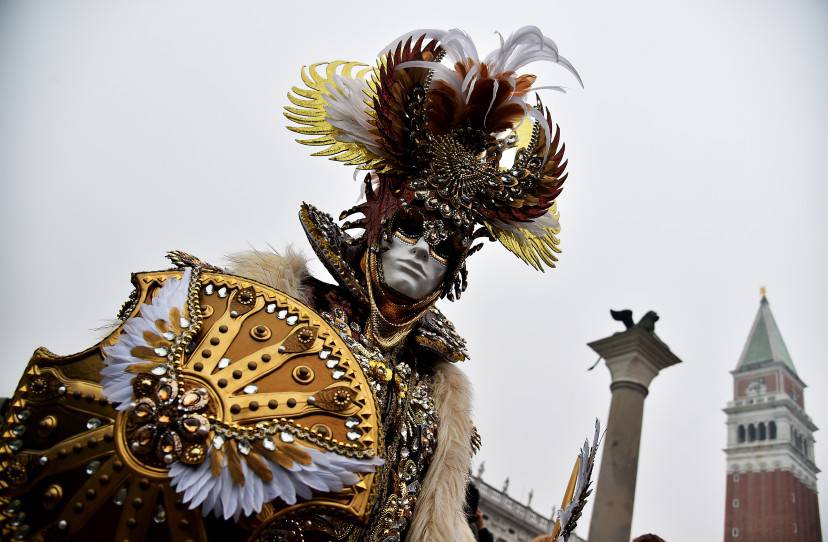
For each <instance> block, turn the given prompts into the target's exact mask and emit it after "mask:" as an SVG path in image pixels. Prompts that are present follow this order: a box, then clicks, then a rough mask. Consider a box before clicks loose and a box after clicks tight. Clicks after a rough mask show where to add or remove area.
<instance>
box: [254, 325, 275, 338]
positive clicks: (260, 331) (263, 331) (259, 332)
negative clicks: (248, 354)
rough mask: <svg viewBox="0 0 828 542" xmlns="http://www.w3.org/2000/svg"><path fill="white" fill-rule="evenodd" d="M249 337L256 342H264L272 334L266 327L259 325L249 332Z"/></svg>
mask: <svg viewBox="0 0 828 542" xmlns="http://www.w3.org/2000/svg"><path fill="white" fill-rule="evenodd" d="M250 336H251V337H253V338H254V339H255V340H257V341H266V340H268V339H269V338H270V337H271V336H272V332H271V331H270V328H269V327H267V326H266V325H264V324H259V325H257V326H254V327H253V328H252V329H251V330H250Z"/></svg>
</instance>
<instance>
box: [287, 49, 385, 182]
mask: <svg viewBox="0 0 828 542" xmlns="http://www.w3.org/2000/svg"><path fill="white" fill-rule="evenodd" d="M323 68H324V71H323V72H320V69H323ZM370 73H371V68H370V67H368V66H366V65H365V64H360V63H359V62H346V61H342V60H336V61H333V62H320V63H317V64H312V65H311V66H309V67H303V68H302V72H301V75H302V81H303V82H304V83H305V88H300V87H293V89H292V91H291V92H290V93H289V94H288V99H289V100H290V102H291V104H293V105H289V106H285V117H287V118H288V120H291V121H293V122H294V123H296V124H297V125H298V126H288V129H289V130H291V131H293V132H296V133H298V134H301V135H306V136H312V137H311V138H310V139H297V141H298V142H299V143H302V144H304V145H311V146H322V147H326V148H325V149H323V150H321V151H318V152H316V153H314V156H328V157H330V159H331V160H336V161H337V162H344V163H345V164H347V165H352V166H358V167H359V168H361V169H376V170H380V171H381V170H383V169H385V168H384V166H383V158H384V155H383V151H382V145H381V137H380V136H379V134H378V133H377V131H376V129H375V127H374V126H373V121H372V118H371V115H370V114H369V112H368V104H367V101H366V100H368V97H369V95H370V93H371V92H370V88H369V85H368V80H367V78H368V76H369V75H370Z"/></svg>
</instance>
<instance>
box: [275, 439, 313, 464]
mask: <svg viewBox="0 0 828 542" xmlns="http://www.w3.org/2000/svg"><path fill="white" fill-rule="evenodd" d="M276 447H277V449H278V450H279V451H281V452H283V453H284V454H286V455H287V456H288V457H290V458H291V459H293V460H294V461H296V462H297V463H300V464H302V465H310V464H311V456H310V454H309V453H308V452H306V451H305V450H303V449H302V448H300V447H299V446H296V445H295V444H279V443H277V444H276Z"/></svg>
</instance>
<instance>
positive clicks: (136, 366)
mask: <svg viewBox="0 0 828 542" xmlns="http://www.w3.org/2000/svg"><path fill="white" fill-rule="evenodd" d="M156 367H158V364H157V363H153V362H151V361H145V362H143V363H133V364H132V365H130V366H129V367H127V368H126V371H127V372H128V373H146V372H149V371H152V370H153V369H154V368H156Z"/></svg>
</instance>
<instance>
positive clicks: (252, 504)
mask: <svg viewBox="0 0 828 542" xmlns="http://www.w3.org/2000/svg"><path fill="white" fill-rule="evenodd" d="M225 448H226V450H225ZM222 450H225V453H224V454H222V453H221V452H222ZM303 451H304V452H305V453H306V454H307V456H308V457H309V461H308V463H307V464H302V463H300V462H299V461H295V462H293V463H292V465H291V466H290V468H285V467H282V466H280V465H277V464H275V463H273V462H271V461H270V460H268V459H267V458H266V457H263V456H261V455H259V454H257V453H255V452H252V453H251V454H248V455H239V454H238V452H237V450H236V448H235V443H234V442H232V441H228V442H225V443H224V444H223V445H222V447H221V449H216V448H215V447H211V448H210V449H209V450H208V452H207V454H208V456H209V457H208V458H207V460H206V461H204V462H203V463H201V464H200V465H198V466H196V467H193V466H190V465H185V464H183V463H180V462H175V463H173V464H172V465H171V466H170V480H171V485H172V486H173V487H174V488H175V490H176V491H177V492H178V493H180V494H181V495H182V500H183V502H184V503H186V504H187V505H188V506H189V508H190V509H191V510H194V509H195V508H198V507H201V510H202V513H203V514H204V515H205V516H206V515H208V514H214V515H216V516H217V517H222V518H224V519H230V518H235V519H236V520H238V518H239V517H241V516H242V515H245V516H250V515H254V514H257V513H259V512H260V511H261V510H262V507H263V506H264V505H265V503H268V502H270V501H272V500H274V499H281V500H282V501H284V502H285V503H286V504H289V505H290V504H295V503H296V502H297V500H298V499H304V500H307V499H310V498H312V496H313V491H318V492H321V493H328V492H341V491H342V490H343V489H345V487H347V486H350V485H353V484H356V483H357V482H358V481H359V477H358V476H357V474H359V473H367V472H373V471H374V470H375V469H376V467H378V466H379V465H382V463H383V461H382V459H380V458H372V459H351V458H349V457H345V456H342V455H339V454H336V453H333V452H323V451H319V450H316V449H315V448H305V449H304V450H303ZM251 458H252V459H251ZM217 464H218V466H219V467H218V474H216V472H215V469H214V467H215V465H217ZM234 469H238V476H240V479H241V480H242V482H243V483H238V482H237V480H236V476H237V475H234V474H233V472H232V471H233V470H234ZM266 472H269V473H270V475H269V476H268V475H267V474H265V473H266Z"/></svg>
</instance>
